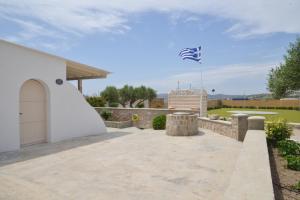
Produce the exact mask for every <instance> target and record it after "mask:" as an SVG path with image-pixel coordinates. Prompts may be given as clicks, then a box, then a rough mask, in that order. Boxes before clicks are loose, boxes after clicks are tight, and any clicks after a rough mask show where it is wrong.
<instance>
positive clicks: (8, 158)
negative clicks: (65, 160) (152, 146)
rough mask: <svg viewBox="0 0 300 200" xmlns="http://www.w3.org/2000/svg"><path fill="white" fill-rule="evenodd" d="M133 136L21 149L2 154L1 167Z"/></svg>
mask: <svg viewBox="0 0 300 200" xmlns="http://www.w3.org/2000/svg"><path fill="white" fill-rule="evenodd" d="M128 134H131V133H130V132H122V131H114V132H109V133H104V134H101V135H97V136H86V137H79V138H74V139H70V140H65V141H61V142H56V143H44V144H37V145H33V146H28V147H24V148H21V149H20V150H18V151H12V152H4V153H0V167H3V166H5V165H9V164H13V163H16V162H22V161H26V160H30V159H34V158H38V157H41V156H47V155H50V154H55V153H59V152H62V151H66V150H70V149H73V148H77V147H81V146H86V145H90V144H93V143H98V142H103V141H106V140H111V139H114V138H118V137H122V136H126V135H128Z"/></svg>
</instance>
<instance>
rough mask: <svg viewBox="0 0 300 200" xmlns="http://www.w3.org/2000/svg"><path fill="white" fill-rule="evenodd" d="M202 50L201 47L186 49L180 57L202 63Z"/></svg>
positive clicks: (181, 52)
mask: <svg viewBox="0 0 300 200" xmlns="http://www.w3.org/2000/svg"><path fill="white" fill-rule="evenodd" d="M200 50H201V46H200V47H198V48H185V49H182V50H181V51H180V53H179V56H181V58H182V59H183V60H185V59H190V60H194V61H197V62H200V60H201V58H200V57H201V52H200Z"/></svg>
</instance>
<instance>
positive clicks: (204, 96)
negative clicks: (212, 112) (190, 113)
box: [199, 89, 208, 117]
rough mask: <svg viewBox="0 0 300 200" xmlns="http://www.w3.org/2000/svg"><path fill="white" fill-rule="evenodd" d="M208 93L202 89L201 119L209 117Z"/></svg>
mask: <svg viewBox="0 0 300 200" xmlns="http://www.w3.org/2000/svg"><path fill="white" fill-rule="evenodd" d="M207 96H208V95H207V92H206V91H205V90H204V89H202V90H201V94H200V115H199V116H200V117H207Z"/></svg>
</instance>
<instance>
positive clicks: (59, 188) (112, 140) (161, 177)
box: [0, 128, 242, 200]
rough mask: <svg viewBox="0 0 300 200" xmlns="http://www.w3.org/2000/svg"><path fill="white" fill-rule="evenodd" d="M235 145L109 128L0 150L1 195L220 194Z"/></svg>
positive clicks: (205, 136)
mask: <svg viewBox="0 0 300 200" xmlns="http://www.w3.org/2000/svg"><path fill="white" fill-rule="evenodd" d="M241 146H242V143H240V142H237V141H235V140H233V139H231V138H227V137H224V136H221V135H218V134H215V133H212V132H211V131H208V130H205V131H203V130H202V131H201V132H200V134H199V135H197V136H191V137H171V136H166V135H165V134H164V131H154V130H150V129H149V130H139V129H136V128H127V129H109V133H107V134H103V135H101V136H90V137H83V138H78V139H73V140H69V141H64V142H59V143H54V144H41V145H35V146H31V147H26V148H24V149H22V150H21V151H18V152H9V153H1V154H0V199H5V200H10V199H14V200H15V199H16V200H18V199H30V200H35V199H39V200H40V199H43V200H46V199H84V200H86V199H103V200H110V199H111V200H118V199H122V200H126V199H130V200H135V199H136V200H140V199H143V200H148V199H149V200H154V199H155V200H160V199H165V200H177V199H182V200H189V199H191V200H192V199H193V200H194V199H205V200H208V199H214V200H215V199H221V197H222V195H223V193H224V191H225V189H226V187H227V186H228V184H229V181H230V176H231V174H232V172H233V169H234V166H235V162H236V160H237V157H238V154H239V151H240V148H241Z"/></svg>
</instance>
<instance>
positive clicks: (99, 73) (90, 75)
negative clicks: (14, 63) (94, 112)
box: [0, 39, 110, 80]
mask: <svg viewBox="0 0 300 200" xmlns="http://www.w3.org/2000/svg"><path fill="white" fill-rule="evenodd" d="M1 42H3V43H6V44H9V45H13V46H16V47H19V48H23V49H26V50H29V51H32V52H35V53H38V54H42V55H45V56H50V57H53V58H56V59H59V60H63V61H64V62H65V63H66V68H67V80H80V79H98V78H106V77H107V75H108V74H110V72H108V71H105V70H102V69H99V68H95V67H91V66H88V65H85V64H81V63H78V62H76V61H72V60H69V59H66V58H63V57H60V56H56V55H53V54H50V53H46V52H43V51H39V50H36V49H32V48H29V47H26V46H23V45H19V44H15V43H12V42H9V41H6V40H2V39H0V43H1Z"/></svg>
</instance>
